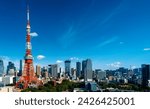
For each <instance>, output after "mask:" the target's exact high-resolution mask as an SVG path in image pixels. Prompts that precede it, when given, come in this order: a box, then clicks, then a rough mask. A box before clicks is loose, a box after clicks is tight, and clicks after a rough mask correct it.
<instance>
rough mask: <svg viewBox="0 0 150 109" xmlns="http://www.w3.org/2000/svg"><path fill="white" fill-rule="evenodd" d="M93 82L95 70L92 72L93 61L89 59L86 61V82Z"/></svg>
mask: <svg viewBox="0 0 150 109" xmlns="http://www.w3.org/2000/svg"><path fill="white" fill-rule="evenodd" d="M92 80H93V70H92V61H91V59H87V60H86V61H85V69H84V81H85V82H87V81H88V82H89V81H92Z"/></svg>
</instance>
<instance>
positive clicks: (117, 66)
mask: <svg viewBox="0 0 150 109" xmlns="http://www.w3.org/2000/svg"><path fill="white" fill-rule="evenodd" d="M107 66H109V67H112V68H119V67H121V62H114V63H111V64H107Z"/></svg>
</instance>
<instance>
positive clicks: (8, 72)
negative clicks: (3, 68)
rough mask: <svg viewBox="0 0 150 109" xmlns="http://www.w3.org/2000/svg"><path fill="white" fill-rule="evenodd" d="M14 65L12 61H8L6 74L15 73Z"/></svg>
mask: <svg viewBox="0 0 150 109" xmlns="http://www.w3.org/2000/svg"><path fill="white" fill-rule="evenodd" d="M15 71H16V67H15V64H14V63H12V62H8V65H7V72H6V73H7V75H15Z"/></svg>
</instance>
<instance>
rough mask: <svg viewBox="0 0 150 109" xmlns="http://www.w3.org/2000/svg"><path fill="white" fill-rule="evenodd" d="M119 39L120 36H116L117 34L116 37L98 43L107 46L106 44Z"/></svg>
mask: <svg viewBox="0 0 150 109" xmlns="http://www.w3.org/2000/svg"><path fill="white" fill-rule="evenodd" d="M117 40H118V37H116V36H115V37H112V38H110V39H107V40H105V41H103V42H101V43H100V44H98V47H103V46H106V45H108V44H110V43H113V42H115V41H117Z"/></svg>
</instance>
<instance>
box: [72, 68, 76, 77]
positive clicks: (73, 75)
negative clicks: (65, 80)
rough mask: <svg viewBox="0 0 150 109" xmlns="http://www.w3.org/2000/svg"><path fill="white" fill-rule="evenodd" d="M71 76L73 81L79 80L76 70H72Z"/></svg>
mask: <svg viewBox="0 0 150 109" xmlns="http://www.w3.org/2000/svg"><path fill="white" fill-rule="evenodd" d="M71 75H72V80H76V79H77V75H76V69H74V68H71Z"/></svg>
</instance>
